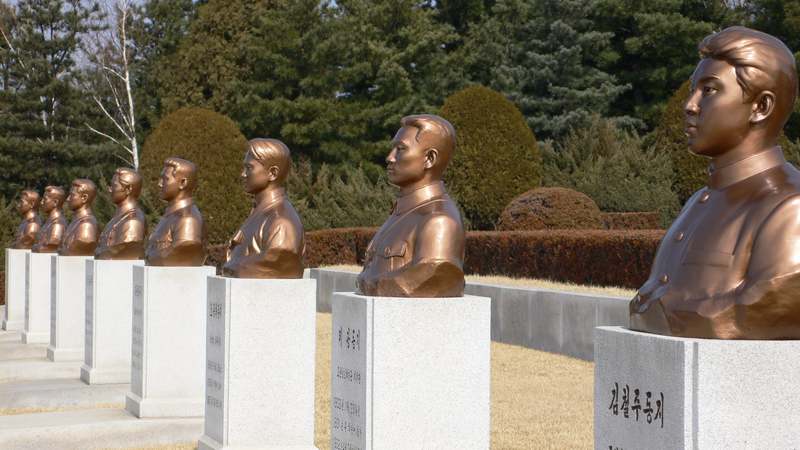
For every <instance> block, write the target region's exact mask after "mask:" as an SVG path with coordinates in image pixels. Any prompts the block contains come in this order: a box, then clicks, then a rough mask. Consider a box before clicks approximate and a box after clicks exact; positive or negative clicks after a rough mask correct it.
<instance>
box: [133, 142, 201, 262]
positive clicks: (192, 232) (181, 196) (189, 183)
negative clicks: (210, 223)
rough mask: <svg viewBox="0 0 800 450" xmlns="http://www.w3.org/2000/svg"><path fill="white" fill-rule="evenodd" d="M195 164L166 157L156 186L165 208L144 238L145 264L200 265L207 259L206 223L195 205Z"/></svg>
mask: <svg viewBox="0 0 800 450" xmlns="http://www.w3.org/2000/svg"><path fill="white" fill-rule="evenodd" d="M196 186H197V167H196V166H195V165H194V163H192V162H191V161H187V160H185V159H181V158H175V157H171V158H167V160H166V161H164V168H163V170H162V171H161V178H160V179H159V181H158V187H159V188H160V189H161V193H160V196H161V199H162V200H165V201H166V202H167V209H166V210H165V211H164V215H163V216H162V217H161V220H159V222H158V225H156V228H155V230H154V231H153V233H152V234H151V235H150V238H149V239H148V241H147V249H146V250H145V262H146V264H147V265H148V266H202V265H203V262H205V259H206V245H207V239H206V224H205V222H204V221H203V216H202V215H201V214H200V210H199V209H197V206H196V205H195V204H194V199H193V198H192V193H193V192H194V189H195V187H196Z"/></svg>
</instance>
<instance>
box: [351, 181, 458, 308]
mask: <svg viewBox="0 0 800 450" xmlns="http://www.w3.org/2000/svg"><path fill="white" fill-rule="evenodd" d="M463 261H464V227H463V224H462V222H461V214H460V213H459V211H458V207H457V206H456V204H455V202H453V200H451V199H450V197H449V196H448V195H447V193H446V192H445V188H444V184H443V183H441V182H437V183H434V184H431V185H428V186H425V187H423V188H420V189H418V190H416V191H414V192H411V193H409V194H407V195H405V196H403V197H400V198H398V200H397V203H396V204H395V207H394V209H393V211H392V214H391V216H389V218H388V219H387V220H386V222H384V224H383V225H382V226H381V228H380V229H379V230H378V232H377V233H376V234H375V237H374V238H373V239H372V241H371V242H370V244H369V246H368V247H367V251H366V255H365V260H364V270H363V271H362V272H361V274H360V275H359V276H358V281H357V283H358V287H359V291H360V292H361V293H362V294H365V295H377V293H380V294H379V295H384V296H395V297H460V296H462V295H463V293H464V271H463V270H464V269H463Z"/></svg>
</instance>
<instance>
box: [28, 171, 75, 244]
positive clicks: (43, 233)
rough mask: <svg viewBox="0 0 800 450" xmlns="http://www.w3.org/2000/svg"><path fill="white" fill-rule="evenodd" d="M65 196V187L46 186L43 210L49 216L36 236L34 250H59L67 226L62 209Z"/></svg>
mask: <svg viewBox="0 0 800 450" xmlns="http://www.w3.org/2000/svg"><path fill="white" fill-rule="evenodd" d="M65 197H66V194H65V193H64V189H61V188H60V187H58V186H47V187H46V188H44V199H43V200H42V212H43V213H44V214H46V215H47V218H46V219H45V222H44V224H42V228H41V229H40V230H39V234H38V235H37V236H36V243H35V244H34V245H33V247H32V248H31V251H32V252H34V253H55V252H57V251H58V247H59V246H61V241H62V240H63V239H64V232H65V231H66V228H67V220H66V219H65V218H64V213H63V212H62V211H61V206H62V205H63V204H64V198H65Z"/></svg>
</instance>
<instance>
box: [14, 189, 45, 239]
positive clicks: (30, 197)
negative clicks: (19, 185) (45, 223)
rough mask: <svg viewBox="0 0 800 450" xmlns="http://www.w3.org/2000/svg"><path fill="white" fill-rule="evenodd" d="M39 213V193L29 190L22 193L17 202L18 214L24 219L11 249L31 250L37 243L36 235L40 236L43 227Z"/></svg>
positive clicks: (18, 227) (15, 234)
mask: <svg viewBox="0 0 800 450" xmlns="http://www.w3.org/2000/svg"><path fill="white" fill-rule="evenodd" d="M38 211H39V193H38V192H36V191H32V190H29V189H27V190H24V191H22V192H21V193H20V194H19V199H18V200H17V212H18V213H19V215H20V216H21V217H22V222H20V224H19V226H17V231H16V233H14V242H13V243H12V244H11V248H15V249H30V248H31V247H33V244H35V243H36V235H37V234H39V229H40V228H41V227H42V220H41V219H40V218H39V212H38Z"/></svg>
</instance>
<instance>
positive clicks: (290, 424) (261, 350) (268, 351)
mask: <svg viewBox="0 0 800 450" xmlns="http://www.w3.org/2000/svg"><path fill="white" fill-rule="evenodd" d="M316 289H317V284H316V280H310V279H307V280H303V279H298V280H258V279H237V278H223V277H216V276H215V277H210V278H209V279H208V310H207V317H208V325H207V326H208V332H207V339H206V344H205V345H206V359H207V361H206V370H205V388H206V391H205V392H206V397H205V412H206V416H205V432H204V434H203V437H202V438H200V443H199V449H200V450H211V449H213V450H220V449H239V448H253V449H275V450H277V449H287V450H288V449H292V450H302V449H308V450H312V449H315V448H316V447H314V367H315V346H316V297H317V295H316ZM267 405H268V406H267Z"/></svg>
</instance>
